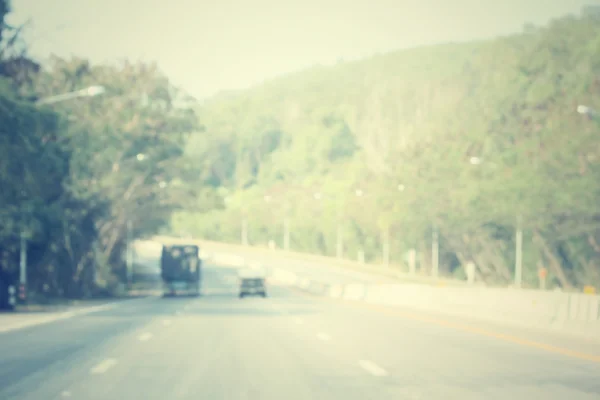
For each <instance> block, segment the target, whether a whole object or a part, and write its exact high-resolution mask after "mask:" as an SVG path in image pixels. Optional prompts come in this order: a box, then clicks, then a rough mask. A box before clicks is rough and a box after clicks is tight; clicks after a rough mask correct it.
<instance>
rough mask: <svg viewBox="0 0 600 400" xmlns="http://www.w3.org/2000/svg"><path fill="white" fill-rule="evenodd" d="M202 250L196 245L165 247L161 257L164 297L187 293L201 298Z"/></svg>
mask: <svg viewBox="0 0 600 400" xmlns="http://www.w3.org/2000/svg"><path fill="white" fill-rule="evenodd" d="M199 253H200V248H199V247H198V246H195V245H174V246H163V248H162V254H161V257H160V270H161V278H162V281H163V295H164V296H165V297H169V296H177V295H178V294H180V293H185V294H187V295H191V296H200V286H201V281H202V260H201V259H200V256H199Z"/></svg>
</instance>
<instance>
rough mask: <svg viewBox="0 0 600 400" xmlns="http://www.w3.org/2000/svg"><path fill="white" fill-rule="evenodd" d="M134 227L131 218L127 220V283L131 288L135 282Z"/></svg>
mask: <svg viewBox="0 0 600 400" xmlns="http://www.w3.org/2000/svg"><path fill="white" fill-rule="evenodd" d="M132 231H133V227H132V223H131V220H129V221H127V261H126V262H127V266H126V268H127V285H128V287H129V288H131V287H132V284H133V244H132V241H133V237H132V236H133V232H132Z"/></svg>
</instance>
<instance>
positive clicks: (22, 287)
mask: <svg viewBox="0 0 600 400" xmlns="http://www.w3.org/2000/svg"><path fill="white" fill-rule="evenodd" d="M104 92H105V89H104V87H103V86H98V85H94V86H89V87H87V88H84V89H81V90H76V91H73V92H66V93H62V94H58V95H54V96H48V97H44V98H41V99H38V100H36V101H35V104H36V105H45V104H55V103H60V102H62V101H67V100H72V99H76V98H81V97H94V96H98V95H101V94H103V93H104ZM30 236H31V233H30V232H27V231H26V229H22V230H21V235H20V251H19V293H18V295H19V299H20V300H21V302H25V301H26V300H27V240H28V239H29V238H30Z"/></svg>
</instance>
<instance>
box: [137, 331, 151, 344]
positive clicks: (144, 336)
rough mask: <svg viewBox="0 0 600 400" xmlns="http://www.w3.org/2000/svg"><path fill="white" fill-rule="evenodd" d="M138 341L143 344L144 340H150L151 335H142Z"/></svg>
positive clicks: (148, 333) (147, 333)
mask: <svg viewBox="0 0 600 400" xmlns="http://www.w3.org/2000/svg"><path fill="white" fill-rule="evenodd" d="M138 339H139V340H140V341H141V342H145V341H146V340H150V339H152V334H151V333H150V332H146V333H142V334H141V335H140V337H138Z"/></svg>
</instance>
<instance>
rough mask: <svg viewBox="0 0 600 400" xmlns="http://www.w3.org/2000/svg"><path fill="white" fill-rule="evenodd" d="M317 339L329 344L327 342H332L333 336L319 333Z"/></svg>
mask: <svg viewBox="0 0 600 400" xmlns="http://www.w3.org/2000/svg"><path fill="white" fill-rule="evenodd" d="M317 338H318V339H319V340H322V341H324V342H327V341H329V340H331V336H329V335H328V334H326V333H323V332H319V333H317Z"/></svg>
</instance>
